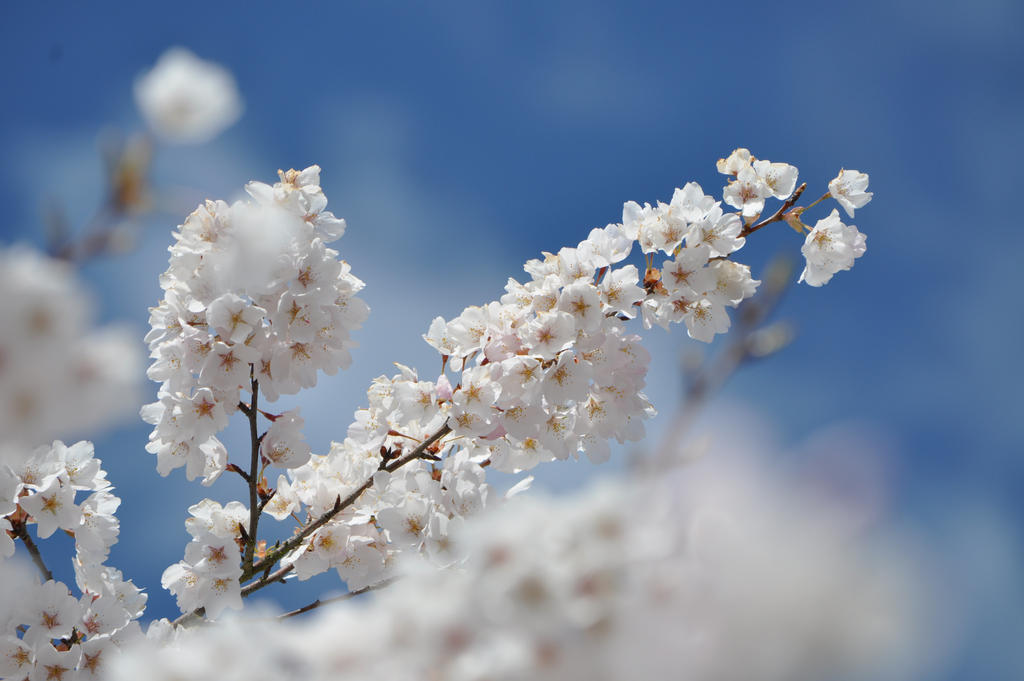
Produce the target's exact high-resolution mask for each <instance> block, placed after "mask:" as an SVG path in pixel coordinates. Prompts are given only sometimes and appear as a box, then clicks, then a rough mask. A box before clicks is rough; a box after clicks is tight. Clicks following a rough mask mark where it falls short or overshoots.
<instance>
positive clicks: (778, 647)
mask: <svg viewBox="0 0 1024 681" xmlns="http://www.w3.org/2000/svg"><path fill="white" fill-rule="evenodd" d="M688 472H689V471H688ZM669 477H670V478H673V479H674V478H675V477H676V476H669ZM767 478H769V476H765V475H762V474H761V473H760V472H758V473H757V474H756V475H754V474H749V473H748V474H744V475H743V476H742V477H740V478H737V476H736V473H735V472H732V473H729V474H728V475H726V476H722V475H721V474H719V475H717V476H716V477H711V478H709V477H708V476H703V477H701V476H698V479H697V480H696V482H697V483H698V484H695V485H693V486H692V487H690V488H688V489H692V494H688V495H687V496H686V497H685V498H684V499H681V498H680V497H679V495H678V486H677V485H676V483H675V482H674V481H667V484H665V483H666V481H664V480H663V481H661V482H655V481H653V480H652V479H646V480H640V481H637V480H634V481H632V482H621V481H620V482H617V483H614V484H613V483H604V484H601V485H598V486H596V487H593V488H591V489H590V490H588V491H586V492H584V493H581V494H577V495H575V496H569V497H566V498H562V499H560V500H557V501H555V500H550V499H545V498H543V497H541V496H534V495H522V496H518V497H516V498H515V499H514V500H512V501H511V502H510V503H508V504H505V505H503V506H502V507H500V508H495V509H489V510H488V511H487V512H485V513H483V514H481V515H479V516H477V517H476V518H473V519H472V520H469V521H467V522H466V523H465V525H464V526H462V527H461V528H460V530H458V531H454V530H453V531H452V532H451V533H450V537H449V547H448V549H447V550H448V551H449V552H451V553H452V554H455V555H461V556H465V557H466V558H465V560H464V561H463V562H462V563H461V567H460V569H457V570H440V571H439V570H436V569H434V568H433V567H432V566H425V565H423V564H421V563H419V562H417V561H415V560H414V559H412V558H411V557H409V556H407V557H406V558H405V559H403V560H402V561H401V562H402V566H401V567H400V569H399V570H398V574H399V575H400V577H399V578H398V580H397V581H396V582H394V583H393V584H391V585H390V586H389V587H388V588H387V589H385V590H380V591H377V592H375V593H374V594H373V595H372V596H370V597H368V598H367V599H365V600H361V602H351V601H350V602H348V603H342V604H335V605H331V606H327V607H325V608H322V609H321V610H320V611H319V613H320V614H319V616H317V617H315V618H313V619H310V620H306V621H298V623H296V622H297V620H294V619H289V620H278V621H275V620H274V619H273V618H272V617H261V618H259V619H258V620H242V619H239V620H231V619H228V620H224V621H222V622H220V623H219V624H218V626H216V627H213V628H209V627H202V628H198V629H193V630H189V629H184V628H179V629H176V630H175V629H174V628H172V627H171V626H170V625H169V624H168V623H167V622H166V621H162V622H155V623H153V625H151V626H150V629H149V632H148V641H141V640H140V641H139V645H138V647H137V648H135V649H133V650H131V651H129V652H128V654H126V655H124V656H123V657H121V658H119V660H118V661H117V666H116V669H115V670H114V674H113V676H112V678H113V679H114V680H115V681H119V680H121V679H125V680H127V679H138V678H147V679H153V680H154V681H160V680H162V679H178V678H216V679H222V680H224V681H231V680H232V679H245V678H302V679H309V680H310V681H315V680H317V679H347V678H353V679H355V678H374V679H382V680H383V679H413V678H430V679H439V680H440V679H453V680H458V681H469V680H477V679H480V680H482V679H526V678H530V679H587V680H592V679H621V678H629V677H637V678H687V679H695V680H697V681H701V680H714V679H723V678H751V677H756V678H758V679H764V680H766V681H773V680H776V679H778V680H781V679H794V678H821V677H823V676H829V677H831V676H836V675H840V676H842V675H843V674H844V673H865V672H867V673H869V674H870V672H871V671H872V670H874V671H883V670H885V671H890V672H891V671H893V669H894V667H895V662H896V661H897V659H898V658H897V653H898V652H901V651H907V650H910V649H911V646H910V645H909V643H910V642H912V641H913V637H914V635H915V634H916V633H917V629H916V627H917V626H918V624H919V623H918V622H917V621H916V620H915V609H914V607H913V606H914V605H915V602H914V600H913V599H912V598H911V597H910V594H913V590H912V589H909V588H907V583H906V579H905V577H904V576H903V575H904V569H903V566H904V556H903V555H901V554H898V553H895V554H894V553H891V552H889V551H885V550H882V548H881V547H878V546H876V545H874V544H870V543H868V542H867V541H866V540H865V539H864V538H863V537H862V536H860V535H858V534H857V533H856V532H855V531H854V530H852V529H851V526H850V525H849V523H847V522H846V521H845V517H844V515H843V514H842V513H841V512H840V510H839V509H835V508H830V507H823V505H822V504H821V502H820V500H817V499H812V498H810V497H808V496H807V495H806V493H805V492H801V491H800V490H799V489H796V490H794V489H793V488H791V487H789V486H782V485H779V484H777V483H775V482H774V481H773V480H768V479H767ZM268 614H269V613H268ZM243 650H244V651H245V654H244V655H241V654H239V651H243ZM844 678H845V677H844Z"/></svg>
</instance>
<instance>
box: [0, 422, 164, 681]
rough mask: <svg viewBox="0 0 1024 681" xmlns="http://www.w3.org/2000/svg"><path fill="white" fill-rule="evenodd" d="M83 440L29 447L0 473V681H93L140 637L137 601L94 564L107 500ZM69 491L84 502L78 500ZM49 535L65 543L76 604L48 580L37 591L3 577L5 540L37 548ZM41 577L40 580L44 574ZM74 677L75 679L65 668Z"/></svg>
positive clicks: (125, 584)
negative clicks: (0, 601)
mask: <svg viewBox="0 0 1024 681" xmlns="http://www.w3.org/2000/svg"><path fill="white" fill-rule="evenodd" d="M112 489H113V488H112V487H111V485H110V483H109V482H108V481H107V478H106V473H105V472H104V471H103V469H102V467H101V462H100V460H99V459H97V458H95V456H94V455H93V446H92V443H90V442H85V441H82V442H78V443H76V444H74V445H71V446H70V447H69V446H66V445H65V444H64V443H63V442H59V441H58V442H54V443H53V444H52V445H48V446H42V447H38V448H37V449H36V450H35V451H33V452H32V454H31V455H30V456H29V457H28V458H27V459H26V460H25V461H24V462H22V463H21V465H20V466H18V467H16V468H11V467H8V466H4V465H0V514H3V516H4V517H3V518H2V519H0V530H6V532H0V561H3V562H4V569H5V575H7V579H11V580H13V581H14V582H15V583H16V584H17V588H16V589H12V590H11V592H10V595H9V596H8V599H9V600H10V602H8V603H6V604H5V606H6V607H5V608H3V609H2V611H3V614H2V616H0V678H12V679H23V678H32V679H62V680H67V681H70V680H71V679H99V678H105V676H104V675H103V673H102V672H104V671H105V667H106V664H107V661H108V660H109V658H110V657H111V656H112V655H114V654H115V653H114V652H110V651H113V650H115V649H116V648H117V647H118V646H120V645H123V643H124V641H125V640H127V639H128V638H131V637H132V636H138V635H139V634H141V630H140V629H139V627H138V625H137V624H136V623H135V620H137V619H138V618H139V617H140V616H141V615H142V612H143V609H144V608H145V605H146V595H145V594H144V593H142V591H141V590H140V589H138V588H137V587H136V586H135V585H134V584H132V582H131V581H128V580H125V579H124V578H123V577H122V575H121V573H120V571H118V570H116V569H114V568H112V567H108V566H106V565H104V563H105V562H106V559H107V556H108V554H109V552H110V547H111V546H112V545H113V544H114V543H115V542H116V541H117V535H118V530H119V523H118V520H117V518H116V517H115V515H114V513H115V512H116V510H117V507H118V506H119V505H120V503H121V500H120V499H118V498H117V497H116V496H114V495H113V494H112V493H111V492H112ZM79 493H84V494H85V495H86V496H85V497H84V498H82V499H78V498H76V497H78V495H79ZM30 525H34V526H35V534H36V536H37V537H38V538H39V539H47V538H49V537H50V536H51V535H53V533H54V532H55V531H57V530H63V531H64V532H66V533H67V534H69V535H71V536H72V537H74V541H75V557H74V558H73V560H72V564H73V566H74V574H75V582H76V584H77V586H78V590H79V591H80V593H81V596H79V597H77V598H76V597H75V596H73V595H72V594H71V592H70V590H69V589H68V587H67V586H66V585H65V584H63V583H61V582H58V581H54V580H53V579H52V578H51V579H47V580H46V581H45V582H43V583H40V582H39V580H38V579H32V578H27V577H25V576H24V575H23V574H22V573H21V572H19V571H17V570H16V569H15V570H12V571H11V572H7V571H8V570H9V569H10V568H11V566H10V561H9V560H8V561H4V560H3V559H5V558H7V559H10V558H11V556H12V555H13V554H14V552H15V544H14V542H13V541H12V539H11V535H14V537H16V538H19V539H22V540H23V541H25V542H26V546H27V547H31V548H30V549H29V550H30V551H31V550H38V549H37V547H35V544H34V542H33V541H32V540H31V538H30V535H29V534H28V530H27V527H28V526H30ZM47 576H48V577H49V575H47ZM76 669H77V670H78V671H77V672H75V670H76Z"/></svg>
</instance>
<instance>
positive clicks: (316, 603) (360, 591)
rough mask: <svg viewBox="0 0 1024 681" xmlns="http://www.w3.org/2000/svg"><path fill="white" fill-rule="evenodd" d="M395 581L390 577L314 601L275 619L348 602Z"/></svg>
mask: <svg viewBox="0 0 1024 681" xmlns="http://www.w3.org/2000/svg"><path fill="white" fill-rule="evenodd" d="M395 579H396V578H395V577H391V578H388V579H385V580H383V581H380V582H377V583H376V584H370V585H369V586H364V587H363V588H362V589H356V590H355V591H349V592H348V593H344V594H341V595H339V596H334V597H332V598H318V599H316V600H315V601H313V602H312V603H308V604H306V605H304V606H302V607H301V608H296V609H295V610H292V611H290V612H286V613H284V614H283V615H278V617H277V619H279V620H283V619H288V618H289V617H295V616H296V615H302V614H304V613H307V612H309V611H310V610H314V609H316V608H319V607H320V606H321V605H327V604H328V603H336V602H338V601H347V600H349V599H351V598H355V597H356V596H361V595H363V594H365V593H369V592H370V591H375V590H377V589H381V588H383V587H385V586H388V585H389V584H391V583H393V582H394V581H395Z"/></svg>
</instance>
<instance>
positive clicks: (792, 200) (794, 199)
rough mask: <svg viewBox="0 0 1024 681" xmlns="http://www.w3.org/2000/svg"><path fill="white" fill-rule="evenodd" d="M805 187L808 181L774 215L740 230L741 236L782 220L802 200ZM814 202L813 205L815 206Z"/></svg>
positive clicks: (748, 234)
mask: <svg viewBox="0 0 1024 681" xmlns="http://www.w3.org/2000/svg"><path fill="white" fill-rule="evenodd" d="M805 189H807V183H806V182H804V183H803V184H801V185H800V186H799V187H797V188H796V191H795V192H793V195H792V196H790V197H789V198H788V199H786V201H785V203H783V204H782V205H781V206H779V209H778V210H777V211H775V214H774V215H772V216H771V217H768V218H765V219H764V220H761V221H760V222H758V223H757V224H754V225H750V226H748V227H744V228H743V230H742V231H741V232H740V236H741V237H746V236H750V235H751V234H753V233H754V232H756V231H757V230H759V229H761V228H762V227H764V226H765V225H770V224H771V223H773V222H778V221H779V220H782V219H783V218H784V217H785V214H786V211H788V210H789V209H790V208H792V207H793V206H794V205H795V204H796V202H797V201H799V200H800V195H801V194H803V193H804V190H805ZM822 198H824V197H822ZM818 201H821V199H818ZM818 201H815V202H814V203H817V202H818ZM814 203H812V204H811V206H813V205H814ZM808 208H810V206H808Z"/></svg>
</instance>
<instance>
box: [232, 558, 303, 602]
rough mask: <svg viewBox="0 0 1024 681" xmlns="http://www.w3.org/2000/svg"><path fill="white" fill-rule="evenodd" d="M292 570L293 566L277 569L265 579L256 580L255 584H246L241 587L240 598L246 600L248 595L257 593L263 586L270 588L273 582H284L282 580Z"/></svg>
mask: <svg viewBox="0 0 1024 681" xmlns="http://www.w3.org/2000/svg"><path fill="white" fill-rule="evenodd" d="M293 569H294V566H293V565H285V566H284V567H282V568H279V569H277V570H275V571H274V572H271V573H270V574H268V575H267V576H266V577H261V578H260V579H258V580H256V581H255V582H252V583H251V584H246V585H245V586H243V587H242V598H246V597H247V596H249V595H250V594H252V593H255V592H257V591H259V590H260V589H262V588H263V587H265V586H270V585H271V584H273V583H274V582H281V581H284V578H285V577H286V576H287V575H288V573H290V572H291V571H292V570H293Z"/></svg>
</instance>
